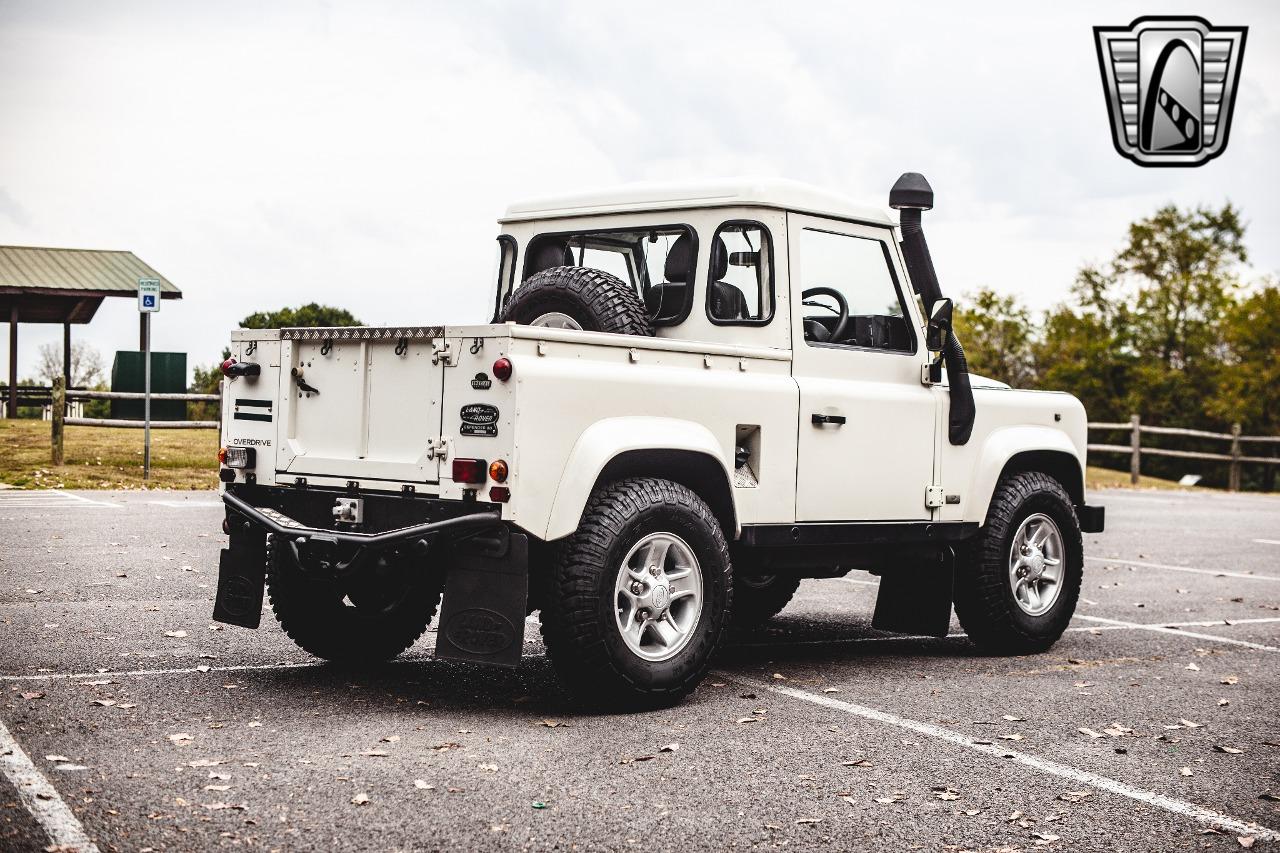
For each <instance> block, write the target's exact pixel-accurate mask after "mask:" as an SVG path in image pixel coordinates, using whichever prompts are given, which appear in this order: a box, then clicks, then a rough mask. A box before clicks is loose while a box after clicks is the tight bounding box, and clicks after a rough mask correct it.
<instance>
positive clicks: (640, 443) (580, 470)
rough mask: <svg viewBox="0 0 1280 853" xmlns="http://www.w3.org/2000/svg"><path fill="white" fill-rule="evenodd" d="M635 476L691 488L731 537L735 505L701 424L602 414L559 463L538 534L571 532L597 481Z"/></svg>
mask: <svg viewBox="0 0 1280 853" xmlns="http://www.w3.org/2000/svg"><path fill="white" fill-rule="evenodd" d="M637 476H645V477H661V478H663V479H667V480H671V481H672V482H676V483H679V484H681V485H683V486H685V487H687V488H689V489H691V490H692V491H693V492H694V493H695V494H697V495H698V496H699V497H701V498H702V499H703V500H704V501H706V502H707V505H708V506H710V507H711V511H712V512H714V513H715V515H716V518H717V519H719V521H720V524H721V527H722V528H723V529H724V531H725V538H726V539H729V540H732V539H735V538H737V535H738V532H739V526H738V511H737V505H736V502H735V500H734V496H733V488H732V486H731V485H730V482H731V481H730V474H729V468H728V465H727V463H726V460H725V454H724V449H723V448H722V447H721V446H720V443H719V442H718V441H716V439H715V436H713V435H712V434H711V431H710V430H709V429H707V428H706V427H705V426H703V425H702V424H698V423H694V422H692V421H684V420H679V419H676V418H651V417H623V418H608V419H605V420H602V421H597V422H596V423H594V424H592V425H591V426H590V427H588V428H587V429H586V430H585V431H584V432H583V434H582V435H581V436H580V437H579V439H578V441H577V443H576V444H575V445H574V448H573V451H572V452H571V453H570V455H569V459H568V460H567V462H566V464H565V468H564V473H563V475H562V476H561V480H560V484H559V487H558V488H557V490H556V495H555V499H554V500H553V502H552V507H551V513H550V516H549V518H548V520H547V527H546V531H545V535H544V537H543V538H544V539H546V540H553V539H560V538H562V537H564V536H568V535H569V534H570V533H572V532H573V531H574V530H576V529H577V528H578V524H579V522H580V521H581V519H582V511H583V508H584V507H585V506H586V505H587V500H588V498H589V497H590V496H591V493H592V492H593V491H594V490H595V489H596V487H597V486H599V485H600V484H601V483H605V482H610V481H612V480H619V479H622V478H625V477H637Z"/></svg>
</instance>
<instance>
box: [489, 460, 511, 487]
mask: <svg viewBox="0 0 1280 853" xmlns="http://www.w3.org/2000/svg"><path fill="white" fill-rule="evenodd" d="M507 474H508V471H507V463H506V462H503V461H502V460H501V459H495V460H493V461H492V462H490V463H489V479H490V480H494V481H496V482H499V483H505V482H507Z"/></svg>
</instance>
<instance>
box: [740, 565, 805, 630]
mask: <svg viewBox="0 0 1280 853" xmlns="http://www.w3.org/2000/svg"><path fill="white" fill-rule="evenodd" d="M799 588H800V578H793V577H787V576H786V575H756V576H747V575H744V574H742V572H741V571H738V572H735V573H734V578H733V627H735V628H740V629H744V630H746V629H750V628H755V627H757V626H759V625H763V624H764V623H765V622H768V621H769V620H770V619H772V618H773V617H775V616H777V615H778V614H779V613H781V612H782V608H784V607H786V606H787V604H788V603H789V602H790V601H791V597H792V596H793V595H795V594H796V590H797V589H799Z"/></svg>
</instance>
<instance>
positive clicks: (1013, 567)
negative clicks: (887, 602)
mask: <svg viewBox="0 0 1280 853" xmlns="http://www.w3.org/2000/svg"><path fill="white" fill-rule="evenodd" d="M1083 576H1084V546H1083V544H1082V542H1081V537H1080V523H1079V521H1078V520H1077V519H1076V514H1075V508H1074V507H1073V506H1072V504H1071V498H1070V497H1069V496H1068V495H1067V492H1066V490H1065V489H1063V487H1062V485H1061V484H1060V483H1059V482H1058V481H1057V480H1055V479H1053V478H1052V477H1050V476H1048V475H1047V474H1041V473H1039V472H1036V471H1023V472H1020V473H1017V474H1014V475H1012V476H1009V477H1005V478H1004V479H1002V480H1001V481H1000V482H999V483H998V484H997V486H996V492H995V494H994V495H993V496H992V498H991V506H990V508H989V509H988V510H987V521H986V524H985V525H984V526H983V528H982V532H981V533H980V534H979V535H978V536H977V537H975V538H974V539H971V540H969V541H968V542H966V543H965V544H964V546H963V547H962V548H961V549H960V550H959V553H957V555H956V579H955V607H956V616H958V617H959V619H960V624H961V625H962V626H964V630H965V633H967V634H968V635H969V638H970V639H971V640H973V641H974V642H975V643H976V644H977V645H978V646H979V648H981V649H983V650H984V651H987V652H990V653H994V654H1033V653H1036V652H1043V651H1045V650H1046V649H1048V648H1049V647H1050V646H1052V645H1053V644H1054V643H1055V642H1057V641H1058V638H1059V637H1061V636H1062V632H1063V631H1065V630H1066V628H1067V624H1068V623H1069V622H1070V621H1071V617H1072V615H1073V614H1074V613H1075V609H1076V601H1077V600H1078V599H1079V597H1080V582H1081V580H1082V578H1083Z"/></svg>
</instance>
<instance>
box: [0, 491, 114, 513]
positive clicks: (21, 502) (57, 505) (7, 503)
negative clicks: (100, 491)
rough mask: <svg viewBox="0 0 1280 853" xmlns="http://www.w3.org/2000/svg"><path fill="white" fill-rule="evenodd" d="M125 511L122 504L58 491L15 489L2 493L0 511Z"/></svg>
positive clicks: (0, 493) (0, 494) (0, 495)
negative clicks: (51, 509)
mask: <svg viewBox="0 0 1280 853" xmlns="http://www.w3.org/2000/svg"><path fill="white" fill-rule="evenodd" d="M77 507H79V508H81V509H88V508H90V507H93V508H95V509H124V507H123V506H122V505H121V504H116V503H108V502H106V501H95V500H92V499H90V498H86V497H83V496H82V495H76V494H72V493H71V492H64V491H60V490H58V489H30V490H28V489H14V490H7V489H6V490H5V491H3V492H0V511H3V510H5V509H11V508H12V509H45V508H53V509H75V508H77Z"/></svg>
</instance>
